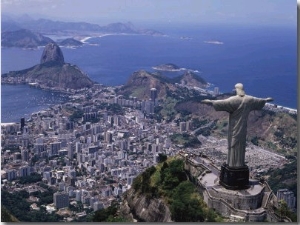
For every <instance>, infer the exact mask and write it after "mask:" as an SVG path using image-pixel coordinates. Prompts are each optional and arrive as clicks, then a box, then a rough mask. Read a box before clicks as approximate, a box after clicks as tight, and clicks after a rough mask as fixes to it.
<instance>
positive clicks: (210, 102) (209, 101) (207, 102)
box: [201, 99, 212, 104]
mask: <svg viewBox="0 0 300 225" xmlns="http://www.w3.org/2000/svg"><path fill="white" fill-rule="evenodd" d="M201 102H202V103H204V104H212V100H209V99H204V100H202V101H201Z"/></svg>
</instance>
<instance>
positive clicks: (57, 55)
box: [41, 43, 65, 64]
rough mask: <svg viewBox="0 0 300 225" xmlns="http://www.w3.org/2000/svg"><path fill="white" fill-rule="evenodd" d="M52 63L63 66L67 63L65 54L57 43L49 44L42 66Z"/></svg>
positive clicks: (42, 58)
mask: <svg viewBox="0 0 300 225" xmlns="http://www.w3.org/2000/svg"><path fill="white" fill-rule="evenodd" d="M50 61H55V62H57V63H61V64H63V63H65V60H64V56H63V53H62V51H61V49H60V47H59V46H58V45H57V44H55V43H49V44H47V45H46V47H45V49H44V51H43V54H42V57H41V64H42V63H45V62H50Z"/></svg>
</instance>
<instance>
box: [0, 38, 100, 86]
mask: <svg viewBox="0 0 300 225" xmlns="http://www.w3.org/2000/svg"><path fill="white" fill-rule="evenodd" d="M1 82H2V83H34V85H35V86H37V87H41V88H44V89H53V90H57V91H66V90H67V89H75V90H76V89H82V88H89V87H92V85H93V83H94V82H93V81H91V80H90V78H89V77H88V76H87V75H86V74H85V73H83V72H82V71H81V70H80V69H79V68H78V67H77V66H76V65H71V64H69V63H64V56H63V53H62V51H61V49H60V48H59V46H58V45H57V44H55V43H50V44H48V45H47V46H46V47H45V49H44V52H43V54H42V57H41V63H40V64H38V65H36V66H33V67H31V68H29V69H25V70H20V71H11V72H9V73H6V74H2V79H1Z"/></svg>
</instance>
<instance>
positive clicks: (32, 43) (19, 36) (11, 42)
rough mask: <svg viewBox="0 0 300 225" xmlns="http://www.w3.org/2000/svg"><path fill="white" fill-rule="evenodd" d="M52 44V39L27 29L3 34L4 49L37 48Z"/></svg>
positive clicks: (2, 43)
mask: <svg viewBox="0 0 300 225" xmlns="http://www.w3.org/2000/svg"><path fill="white" fill-rule="evenodd" d="M51 42H53V40H52V39H50V38H48V37H45V36H43V35H41V34H39V33H34V32H32V31H30V30H26V29H21V30H16V31H6V32H2V33H1V45H2V46H3V47H19V48H37V47H38V46H45V45H47V44H48V43H51Z"/></svg>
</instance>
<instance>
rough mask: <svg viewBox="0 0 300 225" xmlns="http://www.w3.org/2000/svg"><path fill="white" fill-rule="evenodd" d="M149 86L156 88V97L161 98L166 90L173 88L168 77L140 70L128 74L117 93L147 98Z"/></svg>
mask: <svg viewBox="0 0 300 225" xmlns="http://www.w3.org/2000/svg"><path fill="white" fill-rule="evenodd" d="M151 88H156V89H157V93H158V98H163V97H165V96H166V94H167V90H168V89H170V90H174V89H175V86H174V85H173V84H172V83H170V80H169V79H168V78H166V77H164V76H162V75H160V74H154V73H149V72H147V71H144V70H140V71H136V72H134V73H133V74H132V75H131V76H130V78H129V79H128V81H127V83H126V84H125V85H124V87H123V88H122V89H121V90H120V92H119V94H129V95H132V96H134V97H137V98H139V99H145V100H148V99H149V98H150V89H151Z"/></svg>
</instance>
